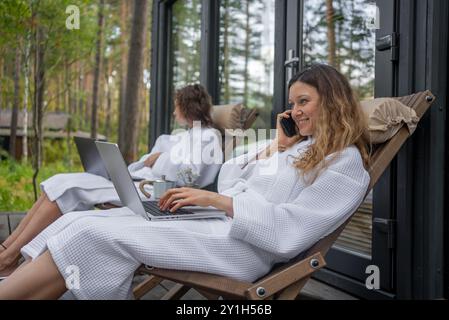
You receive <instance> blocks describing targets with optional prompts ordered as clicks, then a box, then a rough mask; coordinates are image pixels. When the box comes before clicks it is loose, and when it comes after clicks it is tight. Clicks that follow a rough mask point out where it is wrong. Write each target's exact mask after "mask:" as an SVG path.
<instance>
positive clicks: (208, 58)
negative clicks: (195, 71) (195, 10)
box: [200, 0, 220, 104]
mask: <svg viewBox="0 0 449 320" xmlns="http://www.w3.org/2000/svg"><path fill="white" fill-rule="evenodd" d="M201 10H202V11H201V16H202V17H201V20H202V21H201V67H200V69H201V74H200V82H201V84H202V85H203V86H204V87H205V88H206V89H207V91H208V92H209V94H210V95H211V97H212V103H213V104H218V102H219V99H220V90H219V81H218V59H219V57H218V55H219V46H218V38H219V34H220V1H211V0H202V5H201Z"/></svg>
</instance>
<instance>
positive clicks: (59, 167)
mask: <svg viewBox="0 0 449 320" xmlns="http://www.w3.org/2000/svg"><path fill="white" fill-rule="evenodd" d="M47 148H49V146H47ZM5 156H6V158H5V159H4V160H2V161H0V212H2V211H4V212H8V211H11V212H12V211H26V210H28V209H30V208H31V206H32V205H33V203H34V193H33V178H32V177H33V168H32V166H31V164H30V163H20V162H16V161H14V160H12V159H10V158H8V157H7V155H6V154H3V155H2V157H5ZM74 163H75V165H74V166H72V167H71V168H69V167H68V166H67V164H66V162H65V161H62V160H57V161H55V162H44V165H43V166H42V168H41V169H40V171H39V175H38V183H41V182H42V181H44V180H46V179H48V178H50V177H51V176H53V175H55V174H57V173H65V172H81V171H82V167H81V166H80V164H79V160H78V162H77V161H76V159H75V161H74Z"/></svg>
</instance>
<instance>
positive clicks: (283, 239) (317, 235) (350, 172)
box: [229, 147, 370, 260]
mask: <svg viewBox="0 0 449 320" xmlns="http://www.w3.org/2000/svg"><path fill="white" fill-rule="evenodd" d="M369 181H370V178H369V174H368V173H367V172H366V170H365V169H364V167H363V162H362V159H361V156H360V153H359V151H358V150H357V149H356V148H355V147H351V148H347V149H346V150H344V151H343V152H342V153H341V154H340V155H339V156H338V157H337V158H336V159H335V160H334V161H333V163H332V164H331V165H330V166H329V167H328V168H327V169H326V170H325V171H324V172H323V173H321V175H320V176H319V177H318V178H317V179H316V180H315V182H314V183H313V184H311V185H310V186H307V187H305V188H304V189H303V190H302V191H301V193H300V194H299V196H298V197H297V198H296V199H295V200H294V201H292V202H291V203H281V204H274V203H270V202H268V201H267V200H265V199H264V198H263V197H261V196H260V195H258V194H257V193H256V192H251V190H246V191H245V192H242V193H240V194H238V195H237V196H235V197H234V198H233V207H234V218H233V221H232V225H231V229H230V233H229V235H230V236H231V237H233V238H236V239H240V240H242V241H245V242H248V243H250V244H252V245H254V246H256V247H258V248H261V249H263V250H265V251H268V252H271V253H274V254H276V255H278V256H280V257H281V258H284V259H286V260H289V259H292V258H294V257H296V256H297V255H298V254H300V253H301V252H303V251H304V250H306V249H308V248H309V247H311V246H312V245H313V244H314V243H315V242H317V241H318V240H319V239H321V238H323V237H324V236H326V235H328V234H329V233H331V232H332V231H334V230H335V229H336V228H337V227H338V226H339V225H340V224H341V223H343V222H344V221H345V220H346V218H348V217H349V215H350V214H352V213H353V212H354V211H355V210H356V209H357V208H358V206H360V204H361V202H362V201H363V199H364V196H365V193H366V191H367V187H368V184H369ZM278 192H289V190H279V191H278Z"/></svg>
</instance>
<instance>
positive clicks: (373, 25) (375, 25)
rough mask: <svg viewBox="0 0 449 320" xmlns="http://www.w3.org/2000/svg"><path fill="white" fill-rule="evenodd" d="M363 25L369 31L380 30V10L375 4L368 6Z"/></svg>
mask: <svg viewBox="0 0 449 320" xmlns="http://www.w3.org/2000/svg"><path fill="white" fill-rule="evenodd" d="M365 25H366V28H367V29H369V30H379V29H380V10H379V7H378V6H376V5H375V4H369V5H368V6H367V8H366V17H365Z"/></svg>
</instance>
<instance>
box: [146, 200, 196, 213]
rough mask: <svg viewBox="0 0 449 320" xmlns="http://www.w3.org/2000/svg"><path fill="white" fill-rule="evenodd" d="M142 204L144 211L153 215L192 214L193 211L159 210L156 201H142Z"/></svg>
mask: <svg viewBox="0 0 449 320" xmlns="http://www.w3.org/2000/svg"><path fill="white" fill-rule="evenodd" d="M142 204H143V207H144V208H145V211H146V212H147V213H149V214H151V215H153V216H166V215H183V214H193V212H191V211H188V210H185V209H178V210H176V211H175V212H170V211H169V210H166V211H161V209H159V205H158V202H157V201H143V202H142Z"/></svg>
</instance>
